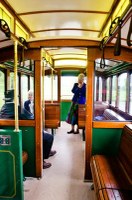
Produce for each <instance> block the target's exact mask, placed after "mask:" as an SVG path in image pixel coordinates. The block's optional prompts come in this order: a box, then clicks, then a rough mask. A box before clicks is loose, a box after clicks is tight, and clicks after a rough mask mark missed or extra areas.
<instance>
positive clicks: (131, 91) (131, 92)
mask: <svg viewBox="0 0 132 200" xmlns="http://www.w3.org/2000/svg"><path fill="white" fill-rule="evenodd" d="M129 114H130V115H132V74H131V75H130V105H129Z"/></svg>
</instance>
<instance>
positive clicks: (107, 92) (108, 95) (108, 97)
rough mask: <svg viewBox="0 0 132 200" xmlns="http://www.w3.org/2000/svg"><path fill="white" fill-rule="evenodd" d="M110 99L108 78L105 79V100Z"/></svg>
mask: <svg viewBox="0 0 132 200" xmlns="http://www.w3.org/2000/svg"><path fill="white" fill-rule="evenodd" d="M109 100H110V78H109V77H108V78H107V80H106V102H107V103H109Z"/></svg>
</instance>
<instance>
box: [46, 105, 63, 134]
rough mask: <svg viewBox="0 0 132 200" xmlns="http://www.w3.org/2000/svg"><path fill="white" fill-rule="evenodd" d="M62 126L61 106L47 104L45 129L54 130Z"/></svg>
mask: <svg viewBox="0 0 132 200" xmlns="http://www.w3.org/2000/svg"><path fill="white" fill-rule="evenodd" d="M59 126H60V104H59V103H46V104H45V128H49V129H51V130H52V134H53V133H54V129H57V128H58V127H59Z"/></svg>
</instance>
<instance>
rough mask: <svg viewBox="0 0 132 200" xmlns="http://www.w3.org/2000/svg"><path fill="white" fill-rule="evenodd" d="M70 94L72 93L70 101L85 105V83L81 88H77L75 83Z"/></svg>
mask: <svg viewBox="0 0 132 200" xmlns="http://www.w3.org/2000/svg"><path fill="white" fill-rule="evenodd" d="M71 91H72V93H74V95H73V98H72V101H73V102H74V103H78V104H85V102H86V83H83V86H82V87H81V88H79V87H78V83H75V84H74V86H73V88H72V90H71Z"/></svg>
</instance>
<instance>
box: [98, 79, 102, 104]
mask: <svg viewBox="0 0 132 200" xmlns="http://www.w3.org/2000/svg"><path fill="white" fill-rule="evenodd" d="M99 101H102V78H101V77H99Z"/></svg>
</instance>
